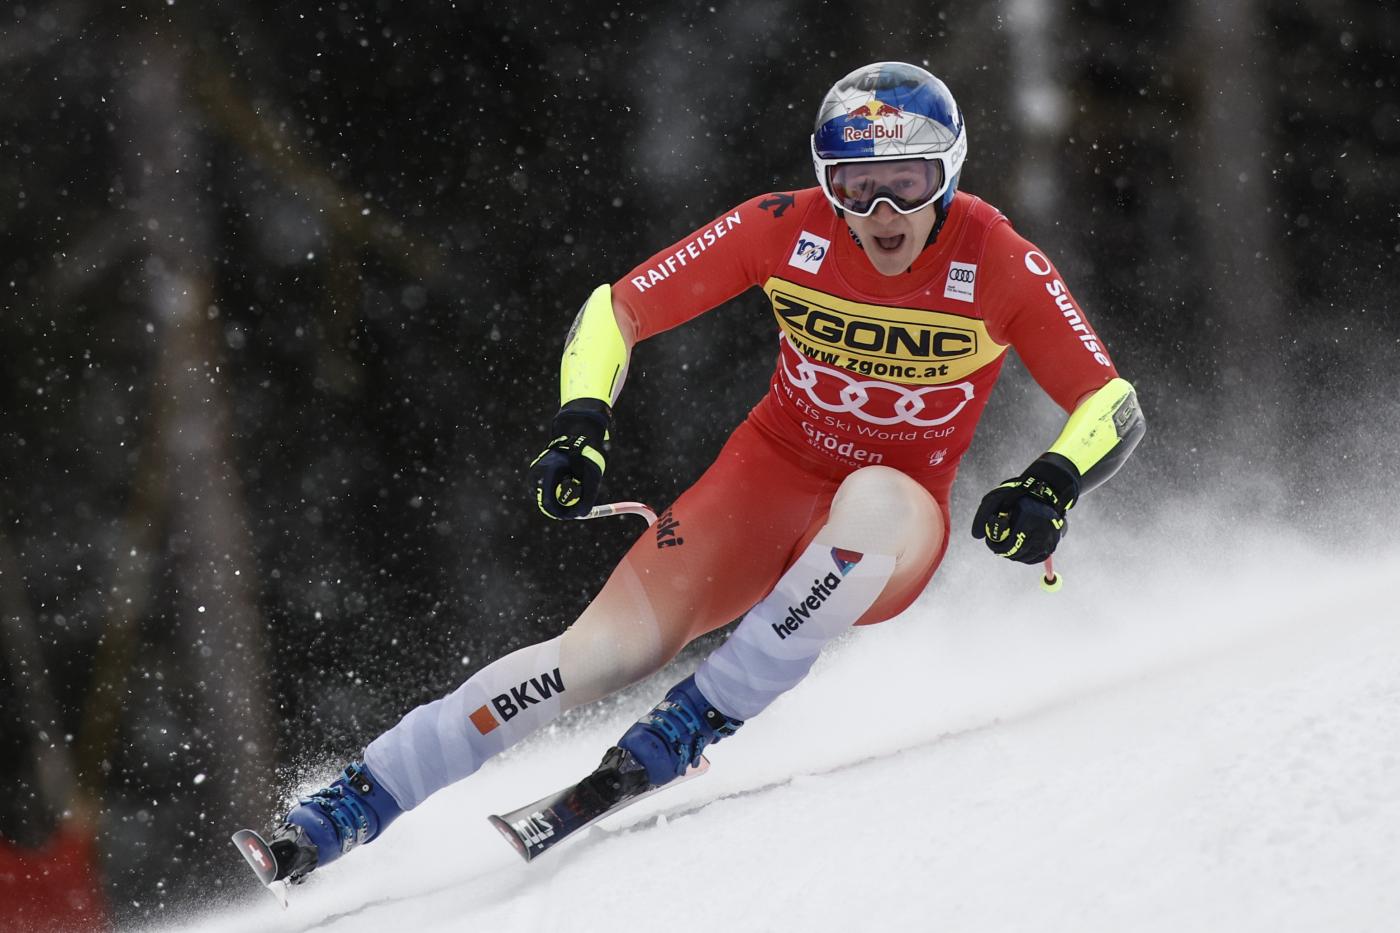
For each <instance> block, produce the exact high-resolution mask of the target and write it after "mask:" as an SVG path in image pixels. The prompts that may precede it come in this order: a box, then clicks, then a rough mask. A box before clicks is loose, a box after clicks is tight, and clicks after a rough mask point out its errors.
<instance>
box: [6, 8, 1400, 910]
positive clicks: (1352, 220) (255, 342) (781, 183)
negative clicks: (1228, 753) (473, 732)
mask: <svg viewBox="0 0 1400 933" xmlns="http://www.w3.org/2000/svg"><path fill="white" fill-rule="evenodd" d="M1398 44H1400V8H1397V7H1396V6H1395V5H1393V4H1386V3H1382V2H1367V0H1311V2H1291V3H1290V2H1281V0H1191V2H1183V0H1168V2H1163V3H1158V4H1148V5H1144V4H1136V3H1115V2H1105V0H1098V2H1069V0H1063V2H1062V0H1005V2H996V3H993V2H983V3H974V2H949V3H944V4H936V5H929V4H914V3H896V2H879V0H876V2H864V3H859V4H856V3H837V2H821V0H743V2H740V0H715V2H712V3H708V4H667V5H665V7H664V8H663V7H661V6H660V5H657V8H656V9H646V7H645V5H608V4H596V3H574V2H569V0H553V2H549V3H543V2H532V0H526V2H519V3H513V4H477V3H470V2H455V3H453V2H446V0H419V2H414V3H408V2H391V0H378V2H372V0H363V2H349V0H345V2H339V3H336V2H324V3H315V4H311V3H298V4H272V3H266V4H255V3H231V2H223V3H207V2H205V3H200V2H191V0H159V2H153V0H152V2H148V0H135V2H128V3H126V4H123V5H120V6H118V5H116V4H109V3H99V2H97V0H54V2H34V3H13V2H12V3H7V4H5V5H4V7H3V8H0V79H2V80H3V86H4V88H5V92H4V94H3V95H0V295H3V298H2V299H0V413H3V419H0V482H3V486H2V487H0V611H2V612H3V629H0V637H2V638H3V648H4V653H3V656H2V657H0V779H3V784H0V926H4V927H5V928H7V929H11V928H21V929H23V928H36V929H39V928H45V924H47V927H48V928H84V927H87V928H101V927H102V926H103V925H105V924H109V923H118V924H126V923H137V922H140V921H143V920H149V919H153V918H156V917H159V916H161V915H162V914H164V913H165V912H167V911H170V910H172V909H173V908H176V907H178V906H179V905H182V904H186V903H188V902H190V901H191V900H192V899H195V898H198V897H200V896H202V895H203V894H204V893H206V892H208V891H209V890H210V889H211V888H214V887H227V886H230V885H246V884H248V883H249V882H250V879H249V878H248V877H246V871H245V869H243V867H242V865H241V862H239V861H238V860H237V857H236V855H235V854H234V853H233V851H232V849H231V848H230V847H229V845H228V842H227V837H228V834H229V832H230V831H231V830H232V829H234V828H236V827H238V826H241V825H250V826H264V825H266V824H267V823H268V822H269V821H270V820H271V819H272V817H273V815H274V813H275V812H278V811H279V810H280V808H281V807H282V806H283V800H284V796H285V794H286V793H287V792H288V790H289V788H291V787H292V786H294V785H295V784H297V783H298V782H300V781H303V780H305V779H306V777H307V775H308V774H316V773H318V772H321V773H322V775H321V776H324V775H323V773H324V772H326V771H328V770H329V767H330V766H331V765H332V764H339V763H342V762H343V761H344V760H346V759H348V758H349V757H351V756H353V755H356V754H358V752H359V750H360V749H362V748H363V746H364V744H365V743H367V742H368V741H369V740H370V739H372V738H373V737H374V736H375V735H377V734H378V733H379V732H380V731H382V730H383V729H385V728H387V727H388V726H390V725H392V724H393V723H394V722H395V721H397V719H398V718H399V716H401V715H402V714H403V713H404V712H406V711H407V710H408V709H410V708H411V707H412V706H414V705H416V704H418V703H421V702H424V701H426V700H429V699H432V698H435V697H437V696H439V695H441V694H443V693H445V692H447V691H449V690H451V689H452V688H454V687H455V686H456V685H457V684H458V683H460V682H461V681H462V680H463V679H465V678H466V677H467V676H468V675H470V674H471V673H472V672H473V671H475V670H476V669H478V668H479V667H481V666H483V665H484V664H485V663H487V662H488V661H490V660H491V659H492V658H494V657H495V656H497V655H499V654H501V653H502V652H505V651H507V650H511V649H514V648H516V647H519V646H522V645H524V644H527V643H530V642H534V641H537V640H540V639H543V638H547V637H551V636H553V635H554V634H557V633H558V632H559V631H561V630H562V629H563V628H564V627H565V626H566V625H567V624H568V623H569V621H571V620H572V618H573V617H574V616H575V615H576V614H577V612H578V611H579V610H580V609H581V608H582V606H583V605H584V604H585V603H586V601H587V600H588V598H589V597H590V596H591V595H592V594H593V593H594V592H595V591H596V589H597V588H598V587H599V586H600V585H601V583H602V581H603V580H604V579H605V578H606V575H607V573H608V571H609V570H610V569H611V567H612V565H613V563H614V562H615V561H616V560H617V558H618V557H619V556H620V555H621V553H622V551H623V550H624V549H625V548H626V546H627V545H628V543H629V542H630V540H631V539H632V538H633V537H634V536H635V534H637V533H638V532H639V531H640V523H636V525H635V526H633V525H629V522H632V520H631V519H620V520H615V521H613V522H611V523H609V522H597V523H589V524H588V525H586V526H584V525H562V524H556V523H550V522H548V521H546V520H544V519H543V518H541V517H540V516H539V515H538V514H537V513H536V511H535V509H534V508H533V506H532V505H531V504H530V501H529V498H528V496H527V494H526V486H525V482H524V469H525V467H526V465H527V464H528V463H529V461H530V460H531V458H532V457H533V456H534V454H535V453H537V451H538V449H539V447H540V445H541V443H542V442H543V441H544V440H545V430H546V427H547V424H548V419H549V417H550V416H551V415H552V414H553V412H554V410H555V407H556V406H557V403H558V397H557V364H558V357H559V351H560V348H561V345H562V341H563V337H564V333H565V331H566V330H567V327H568V325H569V323H570V321H571V319H572V317H573V315H574V313H575V311H576V310H577V308H578V306H579V304H580V303H581V302H582V300H583V299H584V298H585V297H586V296H587V294H588V292H589V291H590V290H591V289H592V288H593V287H594V286H595V285H597V284H599V283H600V282H603V281H612V280H615V279H617V278H618V277H620V276H621V275H622V274H624V273H625V272H627V271H628V270H629V269H631V268H632V266H634V265H636V264H637V263H639V262H641V261H642V260H643V259H645V258H647V257H648V256H650V255H651V254H652V253H653V252H655V251H657V250H659V249H660V248H662V247H663V246H665V245H667V244H669V243H672V242H674V241H676V240H678V239H680V238H681V237H683V236H684V235H686V234H688V233H689V231H691V230H692V229H694V228H696V227H698V226H700V225H702V224H703V223H705V222H706V221H708V220H710V219H712V218H713V217H715V216H717V215H719V214H721V213H724V212H725V211H726V210H727V209H729V208H731V207H732V206H733V205H735V204H737V203H739V202H740V201H742V200H744V199H746V198H748V197H750V196H753V195H756V194H761V193H763V192H766V191H774V190H777V191H790V190H794V189H797V188H803V187H808V186H810V185H812V184H813V183H814V180H813V178H812V173H811V166H810V160H809V152H808V144H807V135H808V134H809V133H810V131H811V122H812V118H813V117H814V116H815V112H816V107H817V104H818V102H819V101H820V99H821V97H822V95H823V94H824V92H825V91H826V89H827V87H828V86H830V84H831V83H833V82H834V81H835V80H836V79H837V78H839V77H840V76H842V75H843V74H845V73H846V72H848V71H850V70H851V69H853V68H855V67H857V66H859V65H861V64H864V63H866V62H868V61H872V60H879V59H903V60H907V61H912V62H916V63H919V64H922V65H923V66H924V67H926V68H928V69H929V70H931V71H933V72H934V73H935V74H938V75H939V76H941V77H942V78H944V79H945V81H946V82H947V83H948V84H949V86H950V87H951V88H952V90H953V92H954V94H955V95H956V96H957V98H958V100H959V102H960V104H961V105H962V108H963V110H964V112H965V115H966V119H967V125H968V131H969V139H970V154H969V157H968V162H967V165H966V167H965V169H964V171H963V178H962V187H963V189H964V190H966V191H970V192H973V193H975V194H978V195H980V196H982V197H984V198H986V199H988V200H990V201H991V202H992V203H994V204H996V205H998V206H999V207H1001V208H1002V209H1003V210H1004V211H1005V212H1006V213H1007V214H1008V216H1009V217H1010V218H1011V220H1012V222H1013V223H1014V224H1015V225H1016V226H1017V228H1018V229H1019V230H1020V231H1021V232H1022V233H1023V234H1025V235H1026V236H1027V237H1029V238H1030V239H1032V240H1033V241H1035V242H1037V243H1038V244H1039V245H1040V246H1041V247H1042V248H1043V249H1044V251H1045V252H1046V253H1047V254H1048V255H1049V256H1051V258H1053V259H1055V260H1056V262H1057V263H1058V265H1059V266H1060V269H1061V270H1062V272H1063V273H1064V274H1065V277H1066V279H1067V280H1068V282H1069V284H1070V287H1071V288H1072V289H1073V290H1074V291H1075V293H1076V295H1077V297H1078V298H1079V300H1080V302H1081V304H1082V305H1083V306H1084V307H1085V308H1086V310H1087V312H1088V314H1089V315H1090V318H1091V319H1092V320H1093V321H1094V323H1095V324H1096V325H1097V328H1098V330H1099V331H1100V333H1101V334H1102V335H1103V336H1104V337H1105V338H1106V340H1107V341H1108V343H1109V345H1110V346H1111V347H1112V348H1113V351H1114V356H1115V358H1116V360H1117V363H1118V365H1119V368H1120V369H1121V370H1122V372H1123V373H1124V374H1125V375H1126V376H1128V378H1130V379H1132V380H1133V381H1134V382H1135V383H1136V385H1137V386H1138V388H1139V394H1140V396H1141V398H1142V401H1143V404H1144V407H1145V409H1146V412H1147V416H1148V419H1149V423H1150V426H1151V428H1150V432H1149V436H1148V440H1147V442H1145V443H1144V445H1143V447H1142V449H1141V450H1140V452H1139V454H1138V456H1137V457H1136V458H1135V459H1134V461H1133V463H1132V464H1131V465H1130V467H1129V468H1128V469H1127V470H1125V472H1124V474H1123V475H1122V476H1121V477H1120V478H1119V480H1118V481H1117V482H1116V483H1114V484H1111V485H1110V486H1109V487H1106V488H1105V490H1104V495H1103V497H1102V499H1101V501H1100V504H1099V505H1098V506H1097V507H1098V508H1100V509H1103V510H1105V511H1106V513H1109V514H1111V515H1112V516H1113V517H1115V518H1116V519H1117V520H1120V521H1123V522H1128V523H1134V522H1138V523H1142V525H1143V527H1144V528H1146V527H1147V524H1148V523H1149V522H1150V521H1151V518H1150V516H1151V515H1152V514H1153V512H1154V510H1155V509H1156V508H1158V507H1160V506H1162V505H1163V504H1170V503H1171V502H1172V501H1174V500H1175V501H1180V500H1182V499H1191V500H1192V501H1193V502H1198V501H1199V500H1200V499H1202V498H1203V497H1209V498H1212V499H1214V500H1215V501H1217V502H1218V509H1217V512H1218V514H1219V520H1220V528H1221V533H1222V535H1229V534H1230V533H1231V530H1230V529H1231V527H1232V523H1233V522H1234V521H1235V520H1236V519H1238V518H1239V517H1241V516H1253V515H1261V514H1262V515H1268V516H1271V517H1276V518H1281V519H1283V520H1284V521H1286V522H1288V523H1290V524H1293V525H1295V526H1297V527H1298V528H1299V529H1301V530H1303V531H1304V532H1305V533H1308V534H1315V535H1318V536H1321V537H1323V538H1326V537H1328V536H1338V537H1350V538H1352V539H1355V538H1357V537H1361V538H1363V539H1364V538H1365V536H1367V535H1376V534H1380V535H1386V536H1388V538H1389V539H1393V537H1394V531H1393V526H1389V525H1384V524H1382V523H1378V522H1376V521H1375V515H1376V511H1377V510H1376V508H1375V497H1373V496H1372V494H1371V492H1370V490H1371V489H1374V488H1375V487H1374V484H1375V483H1376V482H1378V481H1379V477H1382V476H1385V475H1388V473H1389V471H1390V469H1391V467H1390V464H1391V463H1392V462H1393V458H1394V457H1395V456H1396V454H1397V453H1400V445H1398V444H1397V439H1396V436H1397V428H1396V426H1397V424H1400V405H1398V404H1397V401H1396V398H1395V395H1396V393H1395V391H1394V390H1395V386H1396V382H1397V380H1396V376H1395V371H1396V368H1397V362H1400V315H1397V314H1396V313H1395V312H1396V303H1395V298H1394V296H1395V295H1396V293H1397V285H1400V63H1397V45H1398ZM774 334H775V328H774V325H773V323H772V318H771V313H770V312H769V310H768V309H767V307H766V303H765V301H764V298H763V296H762V294H761V293H759V292H757V291H754V292H751V293H749V294H746V295H744V296H741V297H740V298H738V299H737V300H735V301H733V302H731V303H729V304H727V305H725V306H723V307H721V308H719V309H716V310H715V311H714V312H712V313H710V314H708V315H706V316H705V317H703V318H701V319H699V320H697V321H695V322H693V323H692V324H690V325H688V326H686V327H684V328H682V329H680V330H678V331H673V332H670V333H668V334H665V335H662V336H660V337H658V338H656V339H654V340H653V341H650V342H648V343H646V344H644V345H642V346H641V347H640V348H639V349H638V352H637V354H636V356H635V358H634V361H633V370H632V376H631V378H630V380H629V386H628V391H627V392H626V393H624V396H623V399H622V402H621V403H620V405H619V408H618V413H617V421H616V426H615V429H614V437H615V440H614V444H613V447H612V454H611V456H610V458H609V467H610V469H609V471H608V476H607V481H606V485H605V490H604V495H605V497H611V498H628V499H632V498H636V499H642V500H644V501H647V502H650V503H652V504H653V505H656V506H663V505H665V504H666V503H668V502H669V501H670V500H671V499H672V498H673V497H674V496H675V495H676V494H677V493H678V491H679V490H681V489H683V488H684V487H685V486H686V485H687V484H688V483H689V482H690V481H691V480H693V479H694V478H695V477H696V476H697V475H698V474H699V473H700V472H701V471H702V470H703V468H704V467H705V466H706V465H707V464H708V463H709V461H710V459H711V458H712V456H713V455H714V454H715V453H716V452H717V450H718V448H719V446H720V444H721V443H722V442H723V440H724V438H725V437H726V436H727V434H728V432H729V430H731V429H732V427H733V426H734V425H735V424H737V423H738V421H740V420H741V419H742V418H743V416H744V414H745V413H746V412H747V410H748V409H749V408H750V407H751V406H752V405H753V404H754V403H755V402H757V401H758V399H759V398H760V397H761V396H762V395H763V393H764V392H765V391H766V387H767V379H768V376H769V374H770V372H771V367H772V364H773V358H774V352H775V336H774ZM1060 417H1061V416H1060V415H1058V414H1057V412H1056V410H1055V409H1054V408H1053V406H1051V405H1050V404H1049V403H1048V402H1047V401H1046V400H1045V399H1044V398H1043V397H1042V396H1041V395H1040V394H1039V393H1038V390H1037V389H1036V388H1035V387H1034V385H1033V384H1031V383H1030V382H1029V380H1028V379H1027V378H1026V376H1025V375H1024V372H1023V371H1021V370H1019V369H1017V368H1015V367H1012V368H1010V369H1009V370H1008V375H1007V376H1006V377H1005V379H1004V384H1003V386H1002V387H1001V389H1000V393H999V395H998V397H997V398H996V399H994V401H993V407H992V408H991V409H990V410H989V413H988V415H987V418H986V421H985V422H984V425H983V428H982V431H981V434H980V436H979V444H978V445H975V446H974V453H973V455H972V456H971V457H970V458H969V461H968V463H967V466H966V468H965V470H964V475H963V477H962V478H961V479H960V482H959V487H958V490H959V491H958V493H957V494H956V497H955V501H954V506H953V507H954V512H955V516H954V519H955V520H954V525H955V532H957V531H958V529H960V528H961V526H962V525H963V524H965V521H964V519H965V518H966V517H967V516H966V515H964V516H963V517H962V518H959V513H966V512H969V510H970V505H969V501H971V502H975V501H976V499H975V496H976V495H979V494H980V489H976V488H973V487H975V486H980V485H981V484H983V483H985V482H993V483H994V482H996V481H997V480H999V479H1000V478H1002V477H1003V476H1004V475H1011V474H1014V473H1016V472H1018V471H1019V470H1020V469H1021V468H1022V467H1023V466H1024V464H1025V462H1027V461H1028V460H1029V459H1031V458H1033V457H1034V456H1035V455H1036V454H1038V453H1039V452H1040V451H1041V450H1042V449H1043V447H1044V446H1045V445H1046V444H1048V442H1049V440H1051V439H1052V438H1053V437H1054V435H1055V433H1056V432H1057V431H1058V429H1059V426H1060V423H1061V421H1060ZM1338 490H1341V491H1351V492H1352V495H1350V496H1339V497H1336V499H1335V500H1334V498H1333V493H1334V492H1335V491H1338ZM1338 500H1339V501H1338ZM1347 502H1352V503H1354V504H1355V505H1356V508H1354V509H1348V508H1346V507H1345V504H1346V503H1347ZM1334 506H1335V507H1334ZM1380 511H1381V512H1385V511H1386V509H1384V508H1382V509H1381V510H1380ZM1368 516H1369V517H1368ZM954 546H955V547H963V548H966V547H969V546H971V545H970V539H969V540H963V539H962V537H958V536H955V540H954ZM1081 546H1087V543H1086V544H1084V545H1081ZM1238 546H1239V547H1240V548H1247V549H1250V550H1251V551H1253V552H1255V553H1257V552H1258V551H1259V550H1261V549H1267V548H1268V542H1267V541H1260V540H1240V541H1239V542H1238ZM1100 556H1106V555H1100ZM934 587H935V588H936V587H937V582H935V584H934ZM950 611H956V607H955V606H954V607H951V608H950ZM563 777H564V776H562V775H561V779H562V778H563ZM508 802H509V801H502V803H508ZM35 905H42V906H35ZM45 918H48V919H47V920H45Z"/></svg>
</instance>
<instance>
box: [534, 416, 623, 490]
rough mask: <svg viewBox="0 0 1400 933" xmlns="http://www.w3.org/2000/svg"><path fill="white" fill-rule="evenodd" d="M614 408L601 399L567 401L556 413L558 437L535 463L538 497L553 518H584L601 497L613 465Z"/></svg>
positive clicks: (556, 434)
mask: <svg viewBox="0 0 1400 933" xmlns="http://www.w3.org/2000/svg"><path fill="white" fill-rule="evenodd" d="M611 423H612V409H611V408H609V407H608V404H607V403H606V402H604V401H602V400H601V399H596V398H579V399H574V400H572V401H569V402H566V403H565V404H564V407H563V408H560V409H559V413H558V414H557V415H555V416H554V423H553V427H552V429H551V430H552V433H553V437H554V439H553V440H551V441H550V442H549V445H548V446H547V447H545V449H544V451H543V452H542V453H541V454H540V455H539V456H538V457H536V458H535V459H534V462H533V463H531V464H530V474H529V475H530V485H531V486H532V487H534V490H535V503H536V504H537V505H538V506H539V507H540V511H541V512H543V513H544V514H545V515H548V516H549V517H550V518H582V517H583V516H585V515H587V514H588V512H589V510H590V509H592V508H593V504H594V503H595V502H597V501H598V490H599V488H600V487H601V486H602V483H603V471H604V470H605V469H606V468H607V460H606V459H605V457H604V446H603V445H604V442H605V441H606V440H607V437H608V428H609V426H610V424H611Z"/></svg>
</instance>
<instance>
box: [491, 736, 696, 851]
mask: <svg viewBox="0 0 1400 933" xmlns="http://www.w3.org/2000/svg"><path fill="white" fill-rule="evenodd" d="M709 769H710V762H709V759H707V758H705V756H703V755H701V756H700V761H699V763H698V764H696V765H695V766H694V767H692V768H690V769H689V770H688V771H686V772H685V774H682V775H681V776H680V777H678V778H676V779H675V780H674V781H671V782H670V783H667V784H662V785H661V786H659V787H653V788H652V789H651V790H649V791H646V792H645V793H641V794H637V795H636V796H634V797H625V798H623V799H622V800H619V801H618V802H617V803H614V804H612V805H611V806H609V805H607V804H606V803H605V802H604V801H603V800H601V799H600V798H599V797H598V796H597V794H594V793H589V792H588V790H587V789H586V788H585V787H584V781H580V782H579V783H577V784H573V785H570V786H569V787H566V788H564V789H563V790H561V791H559V792H558V793H554V794H550V795H549V796H548V797H543V798H541V799H539V800H536V801H535V802H534V803H531V804H526V805H525V806H523V807H521V808H520V809H518V810H512V811H510V812H509V813H502V814H500V815H499V816H490V817H487V819H488V820H490V822H491V825H492V826H494V827H496V829H498V830H500V833H501V835H502V836H504V837H505V838H506V841H507V842H509V843H510V844H511V846H512V847H513V848H514V849H515V851H516V852H518V853H519V854H520V857H521V858H523V859H524V860H525V861H527V862H529V861H533V860H534V859H536V858H538V857H539V856H541V855H543V854H544V853H546V852H548V851H549V850H550V849H552V848H554V847H555V846H556V845H558V844H559V843H561V842H563V841H564V840H565V839H568V838H569V837H571V836H573V835H574V834H575V833H577V832H579V831H580V830H583V829H587V828H588V827H590V826H592V825H593V824H594V823H596V822H598V821H599V820H601V819H602V818H603V817H605V816H611V815H612V814H614V813H617V812H618V811H619V810H625V809H626V808H627V807H630V806H631V805H632V804H634V803H636V802H637V801H639V800H645V799H646V798H648V797H650V796H651V795H652V794H654V793H656V792H657V791H661V790H665V789H666V788H668V787H675V786H676V785H677V784H680V783H681V782H683V781H688V780H690V779H691V778H697V777H699V776H700V775H702V774H704V773H705V772H706V771H708V770H709ZM586 780H587V779H586V778H585V781H586Z"/></svg>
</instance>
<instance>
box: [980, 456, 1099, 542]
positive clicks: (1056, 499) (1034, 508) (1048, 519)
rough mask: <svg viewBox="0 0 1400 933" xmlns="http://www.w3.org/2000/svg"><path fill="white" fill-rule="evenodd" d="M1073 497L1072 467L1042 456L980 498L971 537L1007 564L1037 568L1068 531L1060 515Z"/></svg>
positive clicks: (1076, 489)
mask: <svg viewBox="0 0 1400 933" xmlns="http://www.w3.org/2000/svg"><path fill="white" fill-rule="evenodd" d="M1078 498H1079V476H1078V471H1077V470H1075V468H1074V465H1073V464H1071V463H1069V461H1067V460H1065V458H1063V457H1060V456H1058V455H1056V454H1047V455H1046V456H1043V457H1041V458H1040V459H1038V460H1036V461H1035V462H1034V463H1032V464H1031V465H1030V466H1029V467H1027V468H1026V471H1025V472H1024V473H1022V474H1021V475H1020V476H1018V477H1016V478H1015V479H1009V480H1007V481H1006V482H1004V483H1002V484H1001V485H1000V486H998V487H997V488H996V489H993V490H992V491H991V492H989V493H987V494H986V495H985V496H983V497H982V504H981V505H979V506H978V507H977V514H976V515H975V516H974V517H973V519H972V536H973V537H974V538H982V539H983V540H985V541H986V542H987V547H988V548H990V549H991V551H992V553H994V554H997V555H1000V556H1001V557H1005V558H1007V559H1008V560H1014V561H1019V562H1021V563H1023V564H1038V563H1040V562H1042V561H1044V560H1045V559H1046V558H1047V557H1049V556H1050V555H1051V554H1053V553H1054V551H1055V548H1056V547H1057V546H1058V545H1059V543H1060V538H1062V537H1064V535H1065V534H1066V533H1067V532H1068V530H1069V525H1068V521H1067V520H1066V519H1065V513H1066V512H1068V511H1069V510H1070V508H1071V507H1072V506H1073V505H1074V503H1075V500H1076V499H1078Z"/></svg>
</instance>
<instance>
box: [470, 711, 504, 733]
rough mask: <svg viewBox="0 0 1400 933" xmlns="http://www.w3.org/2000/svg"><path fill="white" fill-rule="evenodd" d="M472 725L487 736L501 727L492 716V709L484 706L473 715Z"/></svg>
mask: <svg viewBox="0 0 1400 933" xmlns="http://www.w3.org/2000/svg"><path fill="white" fill-rule="evenodd" d="M471 720H472V725H474V726H476V731H477V732H480V733H481V734H482V735H486V734H487V733H488V732H490V731H491V730H492V729H494V728H496V727H497V726H499V725H500V723H498V722H496V717H495V716H492V715H491V708H490V707H488V706H483V707H481V708H480V709H478V710H477V711H476V712H475V713H472V715H471Z"/></svg>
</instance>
